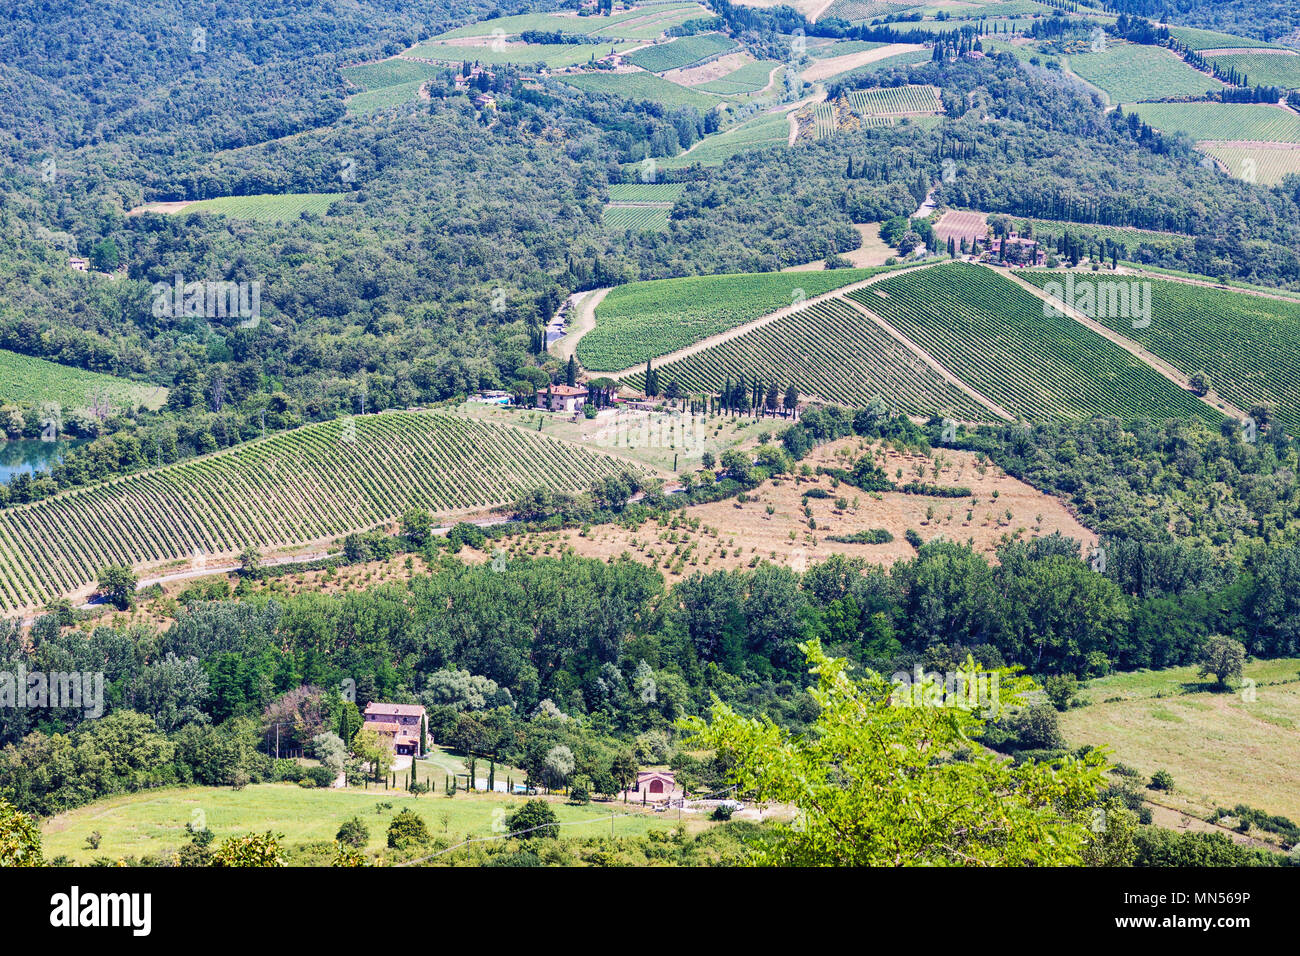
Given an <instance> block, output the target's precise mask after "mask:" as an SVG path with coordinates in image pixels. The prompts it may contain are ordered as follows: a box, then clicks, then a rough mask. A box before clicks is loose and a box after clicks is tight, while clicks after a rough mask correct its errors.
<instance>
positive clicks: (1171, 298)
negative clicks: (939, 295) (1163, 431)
mask: <svg viewBox="0 0 1300 956" xmlns="http://www.w3.org/2000/svg"><path fill="white" fill-rule="evenodd" d="M1020 275H1021V276H1022V277H1023V278H1025V279H1027V280H1029V281H1030V282H1032V283H1034V284H1035V285H1037V286H1039V287H1042V286H1043V285H1045V284H1046V283H1047V282H1049V281H1052V280H1053V279H1056V280H1058V281H1059V279H1060V276H1059V275H1053V274H1052V273H1050V272H1022V273H1020ZM1148 281H1151V324H1150V325H1149V326H1147V327H1145V328H1141V329H1134V328H1133V327H1132V322H1131V321H1129V320H1126V319H1115V318H1098V319H1097V321H1098V322H1101V323H1102V324H1103V325H1105V326H1107V327H1109V328H1112V329H1114V330H1115V331H1116V332H1119V333H1121V334H1122V335H1125V336H1127V337H1128V338H1131V339H1133V340H1134V341H1136V342H1139V343H1141V344H1142V345H1143V346H1144V347H1145V348H1147V349H1149V350H1150V351H1151V352H1153V353H1154V354H1156V355H1158V356H1160V357H1161V358H1162V359H1164V360H1165V361H1166V362H1168V363H1169V364H1170V365H1172V366H1174V368H1176V369H1178V370H1179V371H1180V372H1182V373H1183V374H1184V375H1191V374H1193V373H1195V372H1197V371H1205V372H1208V373H1209V376H1210V381H1211V383H1212V384H1213V385H1214V388H1215V390H1216V391H1218V392H1219V394H1221V395H1222V396H1223V397H1224V398H1226V399H1228V401H1230V402H1232V403H1233V404H1234V405H1236V406H1237V407H1238V408H1245V409H1249V408H1250V406H1251V405H1252V404H1254V403H1255V402H1261V401H1267V402H1271V403H1272V404H1273V406H1274V407H1275V408H1276V410H1277V417H1278V420H1279V421H1281V422H1282V423H1283V424H1284V425H1285V426H1286V427H1287V430H1288V431H1290V432H1295V431H1296V430H1297V429H1300V303H1297V302H1282V301H1279V300H1277V299H1270V298H1265V297H1264V296H1259V295H1250V294H1249V293H1245V292H1226V291H1224V290H1222V289H1207V288H1206V287H1204V286H1197V285H1189V284H1188V283H1185V282H1164V281H1161V280H1148Z"/></svg>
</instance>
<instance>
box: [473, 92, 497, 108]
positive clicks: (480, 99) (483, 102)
mask: <svg viewBox="0 0 1300 956" xmlns="http://www.w3.org/2000/svg"><path fill="white" fill-rule="evenodd" d="M474 105H475V106H476V107H478V108H479V109H481V110H494V109H496V108H497V98H496V97H495V96H493V95H492V94H491V93H480V94H479V95H478V96H476V97H474Z"/></svg>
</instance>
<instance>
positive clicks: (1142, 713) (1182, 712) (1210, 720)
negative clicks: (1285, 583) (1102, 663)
mask: <svg viewBox="0 0 1300 956" xmlns="http://www.w3.org/2000/svg"><path fill="white" fill-rule="evenodd" d="M1298 671H1300V659H1297V658H1282V659H1278V660H1260V661H1252V662H1250V663H1248V664H1246V668H1245V676H1246V677H1248V678H1250V679H1251V680H1254V681H1255V682H1256V687H1255V699H1254V700H1253V701H1251V700H1246V699H1243V695H1242V694H1241V693H1240V692H1236V693H1218V692H1215V691H1214V690H1213V688H1212V680H1211V679H1208V678H1202V677H1200V676H1199V675H1198V673H1197V672H1198V668H1196V667H1175V668H1171V669H1169V670H1161V671H1137V672H1135V673H1128V674H1115V675H1112V676H1109V677H1102V678H1098V679H1096V680H1092V681H1089V682H1088V686H1087V688H1086V689H1085V690H1084V692H1083V694H1082V697H1083V699H1085V700H1087V701H1089V705H1088V706H1086V707H1079V708H1076V709H1074V710H1070V711H1067V712H1065V713H1064V714H1062V715H1061V729H1062V731H1063V732H1064V733H1065V738H1066V741H1067V742H1068V743H1069V745H1070V746H1071V747H1079V746H1082V745H1083V744H1093V745H1094V746H1098V745H1102V746H1106V747H1109V748H1110V750H1111V759H1112V760H1115V761H1118V762H1120V763H1123V764H1126V765H1127V766H1129V767H1132V768H1133V769H1135V770H1137V771H1138V772H1139V774H1140V775H1141V780H1142V782H1144V783H1145V782H1146V781H1147V780H1149V779H1150V778H1151V774H1153V773H1155V772H1156V771H1157V770H1168V771H1169V772H1170V774H1172V775H1173V778H1174V790H1173V792H1172V793H1162V794H1154V793H1152V794H1151V796H1152V797H1154V798H1155V799H1157V800H1159V801H1160V802H1161V803H1167V804H1169V805H1171V806H1174V807H1177V808H1179V809H1186V810H1187V811H1188V812H1190V813H1192V814H1193V815H1198V814H1204V813H1207V812H1208V811H1210V810H1212V809H1213V808H1214V807H1216V806H1219V807H1229V808H1231V807H1233V806H1235V805H1236V804H1238V803H1244V804H1247V805H1248V806H1251V807H1255V808H1257V809H1260V810H1265V811H1267V812H1269V813H1279V814H1282V815H1284V816H1289V817H1291V818H1292V819H1293V820H1294V819H1300V789H1297V787H1296V785H1295V782H1296V781H1295V773H1296V767H1297V766H1300V681H1298V680H1297V672H1298ZM1115 698H1118V699H1115Z"/></svg>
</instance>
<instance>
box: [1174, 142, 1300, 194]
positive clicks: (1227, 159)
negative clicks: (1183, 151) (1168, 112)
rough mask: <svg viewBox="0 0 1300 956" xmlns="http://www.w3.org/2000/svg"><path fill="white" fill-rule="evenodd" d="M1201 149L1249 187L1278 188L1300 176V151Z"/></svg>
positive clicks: (1287, 149)
mask: <svg viewBox="0 0 1300 956" xmlns="http://www.w3.org/2000/svg"><path fill="white" fill-rule="evenodd" d="M1197 148H1198V149H1199V150H1201V152H1204V153H1209V154H1210V155H1211V156H1213V157H1214V158H1215V159H1217V160H1219V161H1220V162H1222V163H1223V165H1225V166H1227V167H1228V172H1230V173H1231V174H1232V175H1233V176H1236V177H1237V178H1238V179H1244V180H1245V181H1246V182H1249V183H1259V184H1260V185H1261V186H1276V185H1277V184H1278V183H1280V182H1282V180H1283V179H1284V178H1285V177H1287V176H1293V175H1300V149H1290V148H1285V147H1283V148H1280V149H1279V148H1278V147H1276V146H1272V147H1269V146H1216V145H1212V144H1210V143H1202V144H1201V145H1200V146H1198V147H1197Z"/></svg>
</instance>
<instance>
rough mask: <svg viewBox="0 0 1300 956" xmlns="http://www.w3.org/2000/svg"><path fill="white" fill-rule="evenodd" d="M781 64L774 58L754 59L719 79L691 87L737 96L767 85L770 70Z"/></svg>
mask: <svg viewBox="0 0 1300 956" xmlns="http://www.w3.org/2000/svg"><path fill="white" fill-rule="evenodd" d="M780 65H781V64H780V63H778V62H776V61H775V60H755V61H754V62H753V63H746V64H745V65H744V66H742V67H741V68H740V69H738V70H733V71H732V72H731V73H728V74H727V75H726V76H724V77H722V78H721V79H717V80H713V81H712V82H710V83H701V84H699V85H698V86H694V87H692V89H695V90H700V91H701V92H704V93H717V94H718V95H719V96H739V95H741V94H743V93H756V92H758V91H759V90H761V89H763V88H764V87H765V86H767V82H768V78H769V77H771V75H772V71H773V70H774V69H776V68H777V67H778V66H780Z"/></svg>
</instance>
